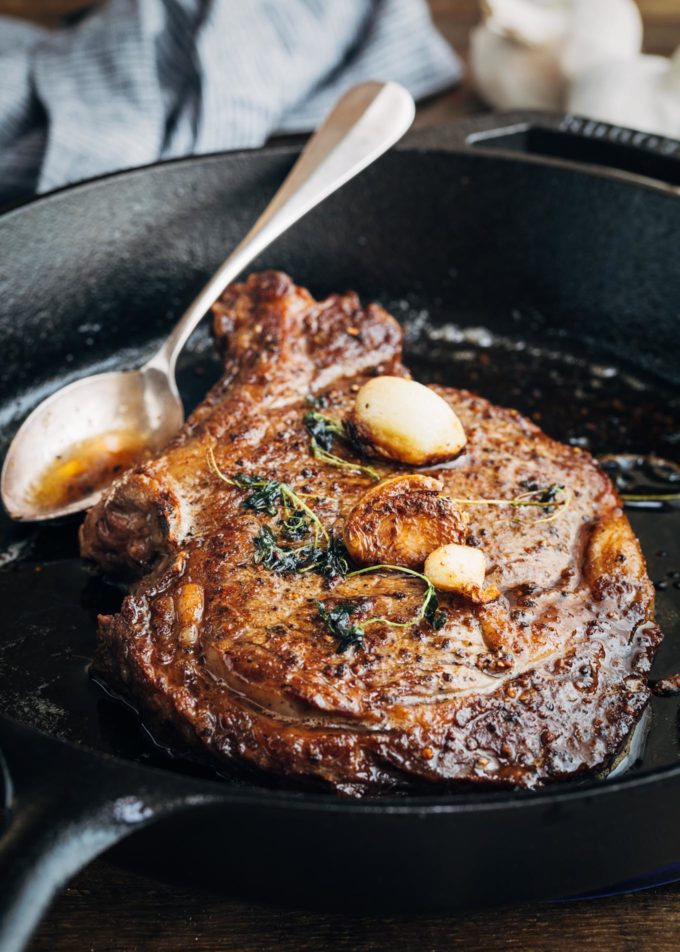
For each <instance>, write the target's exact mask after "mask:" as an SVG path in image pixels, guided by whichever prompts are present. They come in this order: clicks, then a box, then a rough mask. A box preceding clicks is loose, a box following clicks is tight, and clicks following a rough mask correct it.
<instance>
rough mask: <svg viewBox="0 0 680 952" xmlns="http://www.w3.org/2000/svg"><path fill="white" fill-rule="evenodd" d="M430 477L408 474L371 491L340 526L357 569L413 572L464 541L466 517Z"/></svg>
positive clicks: (441, 486)
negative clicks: (434, 555) (438, 551)
mask: <svg viewBox="0 0 680 952" xmlns="http://www.w3.org/2000/svg"><path fill="white" fill-rule="evenodd" d="M442 488H443V485H442V483H441V482H440V481H439V480H438V479H434V477H432V476H424V475H420V474H418V473H408V474H405V475H402V476H395V477H393V478H392V479H387V480H385V481H384V482H382V483H378V485H377V486H373V487H372V488H371V489H369V490H368V491H367V492H365V493H364V495H363V496H362V497H361V499H360V500H359V501H358V502H357V504H356V505H355V506H354V508H353V509H352V511H351V512H350V514H349V516H348V518H347V522H346V524H345V531H344V541H345V545H346V546H347V551H348V552H349V554H350V556H351V557H352V559H353V560H354V561H355V562H358V563H359V564H360V565H376V564H378V563H387V564H389V565H404V566H406V567H407V568H417V567H419V566H421V565H422V564H423V562H424V561H425V558H426V557H427V554H428V553H429V552H431V551H432V549H434V548H437V546H441V545H443V544H444V543H446V542H453V541H458V542H460V541H461V540H462V538H463V534H464V531H465V526H466V524H467V521H468V516H467V515H466V514H463V513H462V512H460V510H458V509H456V507H455V505H454V504H453V503H452V502H451V500H449V499H447V498H446V497H444V496H441V495H440V493H441V491H442Z"/></svg>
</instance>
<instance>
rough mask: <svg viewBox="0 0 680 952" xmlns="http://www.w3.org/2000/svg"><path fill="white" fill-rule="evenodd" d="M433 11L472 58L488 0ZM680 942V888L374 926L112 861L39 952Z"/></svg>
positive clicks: (665, 42) (544, 948) (27, 9)
mask: <svg viewBox="0 0 680 952" xmlns="http://www.w3.org/2000/svg"><path fill="white" fill-rule="evenodd" d="M60 4H61V5H60ZM81 5H84V4H83V2H82V0H80V2H79V0H44V2H41V0H0V12H3V11H9V10H11V12H13V13H14V14H23V15H32V16H33V17H43V18H46V17H49V16H50V15H54V14H55V12H58V11H60V10H63V9H67V8H69V7H70V8H73V7H74V6H81ZM431 7H432V10H433V13H434V16H435V19H436V21H437V23H438V25H439V27H440V29H441V30H442V32H443V33H444V35H445V36H446V37H447V38H448V39H449V40H450V41H451V42H452V43H453V44H454V45H455V46H456V47H457V48H458V49H459V50H460V51H461V52H462V53H463V54H465V52H466V48H467V36H468V33H469V30H470V28H471V26H472V25H473V24H474V23H475V22H476V20H477V16H478V14H477V2H476V0H431ZM640 7H641V9H642V11H643V14H644V16H645V25H646V41H645V45H646V48H647V49H648V50H649V51H650V52H659V53H666V54H667V53H669V52H670V51H671V50H672V49H674V48H675V46H677V45H679V44H680V0H640ZM480 108H481V103H479V101H478V100H477V98H476V97H475V96H474V94H473V93H472V91H471V90H470V89H469V88H468V86H467V85H466V84H464V85H463V86H461V87H459V88H458V89H457V90H454V91H452V92H451V93H447V94H445V95H444V96H441V97H438V98H437V100H435V101H433V102H430V103H426V104H425V105H424V106H422V107H421V109H420V111H419V117H418V124H419V125H421V126H422V125H433V124H435V123H438V122H445V121H449V120H451V119H453V118H456V117H459V116H461V115H469V114H470V113H473V112H475V111H478V110H479V109H480ZM622 835H623V832H622ZM480 848H483V845H482V844H480ZM451 862H452V863H455V862H456V858H455V856H452V857H451ZM679 935H680V886H669V887H665V888H661V889H657V890H652V891H649V892H645V893H638V894H635V895H627V896H622V897H619V898H615V899H606V900H600V901H597V902H579V903H573V904H552V905H549V904H542V905H533V906H516V907H514V908H507V909H501V910H494V911H485V912H470V913H466V914H464V915H457V916H437V917H432V916H429V917H412V916H411V917H389V918H377V917H376V918H371V917H366V916H363V917H357V916H351V915H321V914H313V913H309V912H304V911H299V910H290V909H286V910H282V909H277V908H271V907H266V906H258V905H252V904H248V903H244V902H240V901H234V900H230V899H228V898H221V897H216V896H214V895H211V894H206V893H204V892H200V891H198V890H192V889H183V888H179V887H177V886H170V885H166V884H163V883H160V882H156V881H152V880H150V879H146V878H143V877H141V876H138V875H135V874H133V873H130V872H128V871H123V870H120V869H119V868H117V867H116V866H114V865H112V864H111V862H110V861H109V860H107V859H106V858H102V859H100V860H98V861H97V862H95V863H93V864H92V865H91V866H89V867H88V868H87V869H86V870H85V871H84V872H82V873H81V874H80V875H79V876H78V877H77V878H76V879H75V880H74V881H73V883H72V884H71V885H70V886H69V887H68V888H67V889H66V890H65V891H64V893H63V894H62V895H61V896H60V897H59V899H58V900H57V902H56V904H55V905H54V907H53V909H52V910H51V911H50V913H49V914H48V915H47V917H46V919H45V920H44V922H43V924H42V925H41V927H40V929H39V931H38V933H37V935H36V937H35V939H34V941H33V942H32V944H31V952H82V950H93V952H187V950H190V949H198V950H201V952H211V950H221V952H270V950H272V949H276V952H319V950H324V952H383V950H385V952H387V950H390V952H399V950H404V952H406V950H409V952H410V950H416V949H417V950H419V952H438V950H442V952H443V950H446V952H477V950H484V952H486V950H495V952H505V950H508V952H509V950H512V952H555V950H565V952H566V950H569V952H572V950H574V952H677V950H678V948H680V938H678V936H679Z"/></svg>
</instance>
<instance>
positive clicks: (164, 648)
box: [81, 272, 660, 795]
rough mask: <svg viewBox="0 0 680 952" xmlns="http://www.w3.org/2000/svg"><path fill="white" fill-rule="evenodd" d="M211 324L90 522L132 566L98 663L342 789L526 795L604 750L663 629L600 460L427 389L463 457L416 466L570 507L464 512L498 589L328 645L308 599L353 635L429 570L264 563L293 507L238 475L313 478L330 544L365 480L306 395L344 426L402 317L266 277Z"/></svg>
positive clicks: (245, 754) (392, 366)
mask: <svg viewBox="0 0 680 952" xmlns="http://www.w3.org/2000/svg"><path fill="white" fill-rule="evenodd" d="M214 331H215V338H216V342H217V346H218V348H219V351H220V353H221V354H222V355H223V357H224V367H225V370H224V376H223V378H222V380H221V381H220V383H219V384H217V386H215V387H214V388H213V390H212V391H211V392H210V393H209V394H208V396H207V397H206V399H205V401H204V402H203V403H202V404H201V405H200V406H199V408H198V409H197V410H196V411H195V412H194V413H193V415H192V416H191V417H190V419H189V420H188V421H187V423H186V424H185V426H184V427H183V428H182V430H181V432H180V433H179V435H178V436H177V437H176V438H175V439H174V441H173V442H172V443H171V444H170V445H169V446H168V447H167V448H166V450H165V451H164V452H163V453H162V454H161V455H160V456H159V457H158V458H157V459H155V460H153V461H150V462H145V463H144V464H142V465H140V466H139V467H138V468H136V469H135V470H133V471H131V472H129V473H127V474H126V475H124V476H123V477H122V478H121V479H120V480H119V481H118V482H117V483H116V484H114V486H113V487H112V488H111V489H110V491H109V492H108V493H107V495H106V497H105V498H104V499H103V500H102V502H100V503H99V504H98V505H97V506H96V507H95V508H94V509H93V510H92V511H91V512H90V513H89V515H88V516H87V519H86V521H85V523H84V525H83V528H82V535H81V544H82V553H83V555H84V556H85V557H86V558H88V559H92V560H94V561H96V562H98V563H99V564H100V565H101V567H102V568H103V569H104V570H105V571H107V572H108V571H116V572H120V571H124V572H127V573H128V574H132V575H133V576H134V577H135V581H134V582H133V584H132V586H131V589H130V594H129V595H128V596H127V597H126V599H125V601H124V603H123V606H122V609H121V611H120V613H119V614H117V615H114V616H102V617H101V618H100V625H99V636H98V637H99V643H98V651H97V656H96V667H97V669H98V670H99V672H101V673H102V674H103V676H104V677H105V678H106V679H107V680H108V681H109V682H110V683H111V684H112V685H113V686H114V687H115V688H116V689H117V690H118V691H120V692H122V693H123V694H124V695H125V696H127V697H128V698H129V699H130V700H131V702H132V703H133V704H134V705H135V706H136V707H137V708H138V709H139V710H140V711H141V712H142V716H143V717H144V718H145V719H146V721H147V723H149V724H150V725H151V726H152V728H153V729H156V730H158V729H159V728H163V729H164V730H165V731H166V732H167V731H168V729H171V730H172V736H173V738H174V742H175V743H178V744H180V745H181V746H182V747H184V748H186V749H189V750H191V752H192V754H193V755H194V756H197V757H199V758H202V759H204V760H207V761H210V762H213V763H217V764H219V763H220V762H221V763H224V762H225V761H226V762H230V763H235V764H239V765H242V766H250V767H254V768H258V769H260V770H262V771H266V772H268V773H269V774H274V775H278V776H287V777H290V778H296V779H298V780H305V781H316V782H323V783H325V784H326V785H328V786H330V787H331V788H334V789H336V790H340V791H343V792H345V793H349V794H353V795H360V794H362V793H365V792H368V791H378V790H381V789H389V788H392V787H395V786H409V785H411V784H413V783H419V784H422V783H424V782H425V783H426V782H435V781H436V782H439V783H441V782H454V781H455V782H458V781H466V782H475V783H478V784H499V783H500V784H515V785H519V786H524V787H532V786H536V785H538V784H541V783H543V782H546V781H548V780H552V779H557V778H565V777H569V776H573V775H577V774H582V773H585V772H589V771H597V770H601V769H604V768H606V767H607V766H608V765H610V764H611V762H612V761H613V759H614V758H615V757H616V756H617V754H618V753H619V751H620V750H621V748H622V746H623V745H624V744H625V741H626V738H627V737H628V735H629V733H630V731H631V729H632V728H633V726H634V725H635V723H636V721H637V719H638V718H639V716H640V714H641V712H642V710H643V709H644V707H645V705H646V704H647V702H648V699H649V691H648V687H647V674H648V671H649V667H650V664H651V660H652V657H653V654H654V651H655V649H656V647H657V646H658V643H659V640H660V633H659V631H658V629H657V628H656V626H655V625H654V623H653V602H654V598H653V588H652V585H651V583H650V580H649V578H648V577H647V574H646V570H645V564H644V560H643V557H642V554H641V552H640V547H639V545H638V542H637V540H636V538H635V536H634V535H633V533H632V530H631V528H630V525H629V523H628V520H627V518H626V516H625V515H624V514H623V512H622V510H621V504H620V500H619V498H618V496H617V494H616V491H615V490H614V488H613V487H612V485H611V483H610V481H609V480H608V478H607V477H606V476H605V475H604V473H603V472H602V470H601V469H600V468H599V467H598V465H597V464H596V463H595V461H594V460H593V459H592V458H591V457H590V456H589V455H588V454H587V453H584V452H582V451H580V450H579V449H578V448H575V447H570V446H565V445H562V444H560V443H558V442H556V441H554V440H552V439H550V438H549V437H547V436H546V435H545V434H544V433H543V432H541V430H540V429H539V428H538V427H536V426H535V425H534V424H533V423H531V422H529V421H528V420H526V419H525V418H523V417H522V416H520V414H518V413H517V412H516V411H514V410H508V409H503V408H500V407H497V406H493V405H492V404H490V403H488V402H487V401H486V400H484V399H482V398H480V397H477V396H474V395H473V394H471V393H467V392H464V391H459V390H453V389H444V388H435V389H436V390H437V392H438V393H439V394H440V395H441V396H442V397H443V398H444V399H445V400H446V401H448V402H449V403H450V405H451V406H452V407H453V408H454V409H455V411H456V413H457V414H458V416H459V418H460V419H461V421H462V423H463V425H464V427H465V430H466V433H467V437H468V443H467V446H466V448H465V450H464V451H463V452H462V454H461V455H460V456H459V457H458V458H456V460H455V461H454V462H452V463H449V464H446V465H442V466H436V467H433V468H431V469H430V470H428V475H430V476H431V475H435V476H437V477H438V478H439V479H440V480H441V481H442V483H443V484H444V495H447V496H450V497H453V498H464V499H487V498H493V499H510V498H515V497H518V496H520V495H522V494H526V493H527V492H531V491H532V490H536V489H537V487H545V486H551V485H554V484H559V485H563V486H565V487H566V491H568V492H569V494H570V501H569V504H568V505H564V506H561V507H560V511H559V512H558V511H557V509H555V510H554V512H555V514H556V515H555V518H552V519H550V520H549V521H546V520H545V519H542V518H538V516H540V515H542V513H543V512H544V511H545V510H541V509H538V510H536V509H531V508H530V507H527V508H526V509H522V508H516V509H515V508H512V507H507V506H483V505H480V506H470V507H469V508H468V509H467V513H468V515H469V523H468V524H467V526H466V527H465V533H466V541H467V544H468V545H479V546H481V547H482V549H483V550H484V552H485V554H486V556H487V562H488V566H489V571H488V575H487V579H488V581H489V583H492V584H494V585H495V586H497V587H498V588H499V589H500V591H501V595H500V597H498V598H496V599H495V600H494V601H490V602H489V603H488V604H474V603H472V602H470V601H468V600H466V599H465V598H463V597H462V596H459V595H454V594H443V595H440V598H439V603H440V608H441V609H442V610H443V611H444V613H445V621H444V623H443V625H442V627H440V628H439V629H438V630H437V629H435V627H433V625H432V624H430V623H429V622H428V621H427V620H426V619H424V620H423V621H422V623H419V624H417V625H412V626H410V627H404V628H398V627H394V626H390V625H387V624H382V623H377V624H372V625H371V626H370V627H366V629H365V634H364V638H363V644H361V643H358V644H353V645H352V644H351V640H352V639H351V638H350V639H349V640H348V641H347V642H346V644H347V645H349V647H346V650H345V651H344V652H341V651H340V648H341V647H343V643H342V642H341V641H340V640H338V638H337V637H336V634H337V632H336V633H335V634H334V633H331V630H330V629H329V627H328V625H327V623H326V622H324V621H323V620H322V617H321V615H320V611H319V602H321V603H322V604H323V606H324V610H325V611H326V612H327V613H328V612H330V611H332V610H333V609H334V608H335V609H340V614H342V609H343V606H345V607H346V606H351V607H352V614H351V615H348V614H347V613H346V615H345V618H344V620H345V622H346V623H347V626H348V627H349V628H351V625H352V624H353V623H355V622H357V623H360V622H361V619H362V618H363V619H365V618H367V617H369V616H370V617H373V618H375V617H380V616H383V617H385V618H388V619H389V620H391V621H397V622H398V621H401V622H408V621H409V620H413V618H414V617H415V616H416V615H417V613H418V610H419V607H420V605H421V603H422V599H423V583H422V581H421V580H420V579H418V578H416V577H410V576H406V575H404V574H400V573H397V572H393V571H389V570H385V571H378V572H372V573H368V574H364V575H358V576H354V577H352V578H346V577H344V576H343V575H335V577H331V578H327V577H324V575H323V574H321V573H320V572H318V571H314V570H311V571H301V570H297V571H296V570H295V569H293V570H292V571H291V572H289V573H288V574H282V573H281V572H279V571H276V570H275V568H272V567H268V564H269V565H271V564H275V563H267V560H266V559H265V560H264V561H260V562H258V563H256V561H255V557H256V554H257V553H256V541H255V540H256V539H257V538H259V539H260V540H262V539H263V538H264V537H263V535H262V533H263V527H269V528H270V530H271V533H270V541H271V538H275V539H276V540H278V541H280V532H281V531H282V530H281V521H282V518H283V516H282V515H281V513H280V512H277V513H276V515H270V514H269V513H268V512H267V511H266V507H265V508H263V507H262V506H260V507H259V509H258V508H257V507H255V508H253V507H252V506H251V507H250V508H247V507H245V506H244V502H246V501H247V500H248V499H249V498H250V497H249V495H248V494H249V492H250V490H248V488H247V483H248V480H243V478H242V477H243V476H244V475H246V476H255V475H257V476H260V477H262V478H263V479H266V480H272V481H274V480H275V481H278V482H283V483H286V484H287V485H289V486H291V487H292V489H293V490H295V492H296V493H299V494H302V493H308V494H309V495H305V496H301V497H300V498H302V499H304V500H305V501H306V502H307V504H308V505H309V506H310V507H311V508H313V511H314V513H315V514H316V515H317V516H318V518H319V519H320V521H321V523H322V524H323V526H324V527H325V528H326V529H327V530H328V531H331V530H335V533H336V535H338V536H342V529H343V524H344V521H345V518H346V516H347V514H348V513H349V511H350V510H351V509H352V507H353V506H354V505H355V503H356V502H357V500H358V499H359V498H360V497H361V496H362V494H363V493H365V492H366V491H367V489H369V488H370V487H371V486H373V485H374V483H373V482H372V481H371V478H370V476H368V475H366V474H365V473H363V472H360V471H352V470H349V469H343V468H338V467H337V466H334V465H332V464H330V463H329V462H326V461H323V460H320V459H317V458H315V457H313V456H312V454H311V452H310V438H309V433H308V431H307V429H306V427H305V423H304V417H305V414H306V412H307V411H308V410H309V408H310V398H312V399H313V400H314V401H315V403H314V405H315V406H317V407H322V408H323V413H324V414H326V415H328V416H330V417H332V418H334V419H337V420H340V419H341V418H342V417H343V416H344V414H346V413H347V412H348V411H349V409H350V408H351V406H352V404H353V402H354V396H355V394H356V391H357V389H358V387H359V386H360V385H361V384H363V383H364V382H366V380H367V379H369V378H370V377H371V376H374V375H376V374H390V375H405V374H406V371H405V370H404V368H403V367H402V365H401V362H400V359H401V332H400V329H399V326H398V325H397V323H396V322H395V321H394V320H393V319H392V318H391V317H390V316H389V315H388V314H386V313H385V311H384V310H382V308H380V307H378V306H376V305H370V306H368V307H362V306H361V304H360V302H359V300H358V298H357V297H356V295H354V294H351V293H350V294H345V295H338V296H332V297H330V298H328V299H327V300H325V301H322V302H316V301H314V300H313V299H312V297H311V296H310V295H309V293H308V292H307V291H305V290H304V289H301V288H299V287H296V286H295V285H294V284H293V282H292V281H291V280H290V279H289V278H288V277H286V276H285V275H283V274H279V273H274V272H268V273H264V274H259V275H253V276H251V277H250V278H249V279H248V281H247V282H245V283H244V284H237V285H234V286H232V287H231V288H229V289H228V290H227V292H226V293H225V294H224V296H223V298H222V299H221V301H220V302H219V303H218V304H217V305H216V306H215V308H214ZM423 426H427V420H423ZM339 452H340V453H341V455H342V456H343V458H345V459H347V460H351V461H354V462H357V463H363V464H366V463H367V462H370V464H371V465H373V466H375V467H376V468H377V470H378V472H379V474H380V475H381V476H382V477H387V476H392V475H394V474H395V473H398V472H403V471H407V472H408V471H410V470H408V468H407V467H400V466H399V465H398V464H394V463H391V462H390V461H388V460H384V459H383V460H370V461H367V460H365V459H362V458H361V457H360V456H358V455H357V451H356V450H355V449H353V448H352V446H351V444H347V445H344V446H342V447H341V448H340V450H339ZM211 454H213V456H214V464H213V461H212V459H211ZM220 474H222V475H220ZM222 477H226V479H227V480H229V481H225V479H224V478H222ZM235 477H239V479H238V480H236V481H234V478H235ZM260 501H261V502H263V505H264V504H265V503H266V502H267V500H266V498H265V499H264V501H262V500H260ZM275 509H276V507H275V506H274V507H273V508H272V509H271V511H272V512H274V511H275ZM547 511H548V512H553V510H547ZM265 541H266V540H265ZM299 544H303V543H299ZM293 547H294V546H293V545H292V544H291V545H288V546H287V548H288V549H291V548H293ZM261 556H262V553H261V552H260V555H259V557H261ZM166 736H167V733H166Z"/></svg>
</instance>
